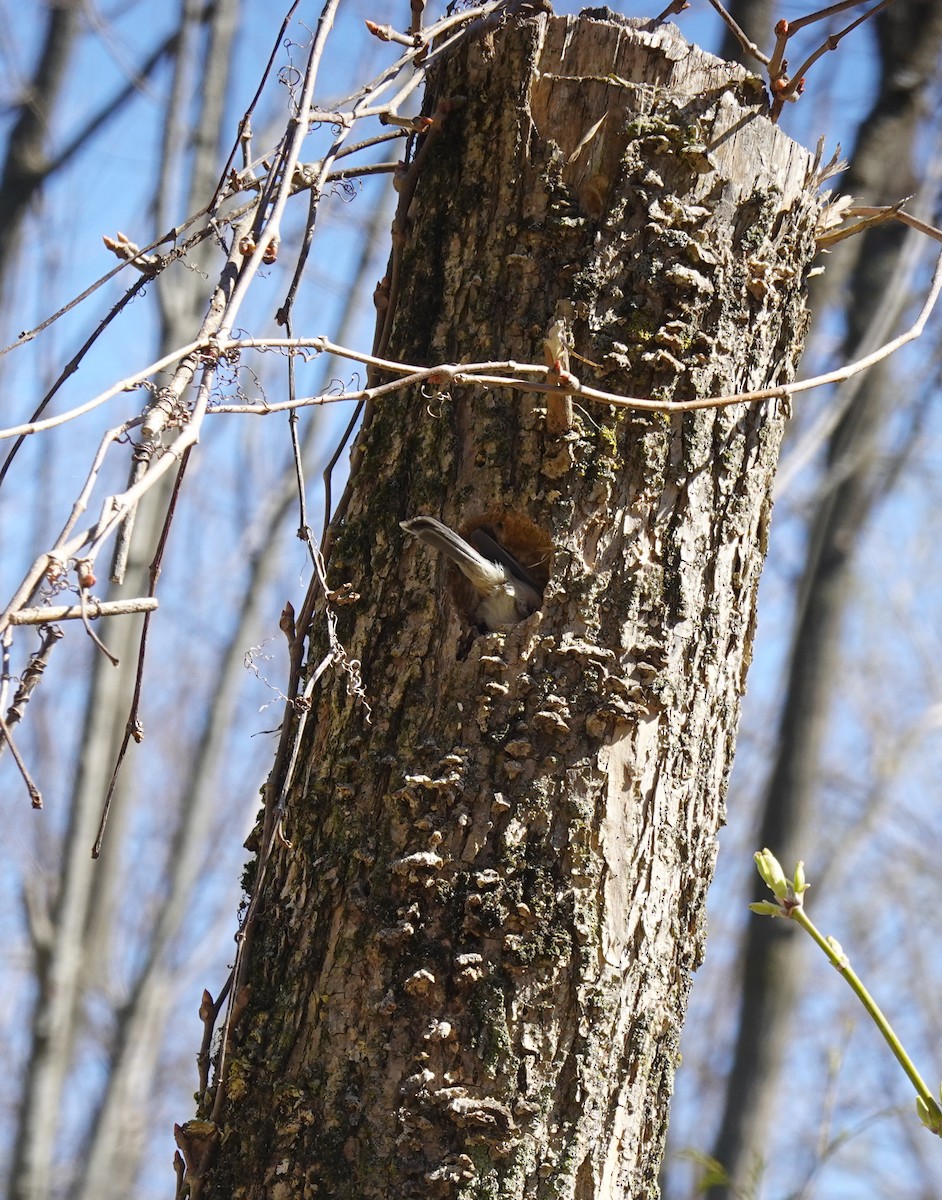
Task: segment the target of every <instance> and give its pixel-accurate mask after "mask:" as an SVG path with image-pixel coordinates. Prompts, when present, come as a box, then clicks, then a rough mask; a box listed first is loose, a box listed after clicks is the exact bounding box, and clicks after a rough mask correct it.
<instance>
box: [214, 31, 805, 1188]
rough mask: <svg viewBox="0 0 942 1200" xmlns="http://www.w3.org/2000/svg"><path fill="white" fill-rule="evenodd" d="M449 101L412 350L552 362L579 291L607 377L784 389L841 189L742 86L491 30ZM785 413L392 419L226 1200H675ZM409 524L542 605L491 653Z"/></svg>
mask: <svg viewBox="0 0 942 1200" xmlns="http://www.w3.org/2000/svg"><path fill="white" fill-rule="evenodd" d="M458 96H462V97H464V104H463V106H462V107H461V108H460V109H459V110H458V111H457V112H456V113H455V114H454V116H453V117H452V118H450V120H449V123H448V125H447V126H446V129H445V132H444V133H443V134H442V135H441V136H440V137H439V139H438V142H437V144H436V145H435V146H434V147H433V152H432V153H431V154H430V155H429V157H428V159H427V164H426V166H425V167H424V169H423V173H422V176H421V178H420V179H419V183H418V189H417V192H416V197H415V202H414V205H413V210H412V213H411V227H410V230H409V234H408V239H407V244H406V247H405V251H404V258H403V281H402V289H401V293H400V295H399V297H398V306H397V313H396V320H395V326H394V329H393V336H392V345H391V353H392V354H393V355H395V356H396V357H398V358H400V359H403V360H405V361H408V362H413V363H435V362H460V361H465V362H468V361H482V360H492V359H507V358H514V359H517V360H520V361H528V362H533V361H536V362H542V361H543V341H544V338H545V337H546V334H547V330H548V329H549V327H550V325H551V323H552V322H553V321H554V319H555V316H556V312H557V304H558V302H560V301H566V302H569V303H570V304H571V305H572V311H573V313H574V325H573V331H574V338H575V352H576V355H579V356H582V359H584V360H587V361H588V363H590V364H593V365H587V364H586V363H584V362H583V361H581V359H580V358H578V357H576V356H575V355H574V356H573V360H572V363H571V366H572V368H573V369H574V370H576V372H577V373H580V374H581V375H582V376H583V378H584V379H585V381H586V382H591V383H594V384H597V385H599V386H602V387H606V388H608V389H610V390H614V391H620V392H622V393H624V394H626V395H632V394H634V395H654V396H658V397H661V398H664V399H665V400H668V399H678V400H679V399H687V398H692V397H694V396H706V395H710V394H711V393H721V392H729V391H732V390H735V389H737V388H746V387H748V388H754V387H762V386H766V385H769V384H774V383H778V382H782V381H784V380H787V379H790V378H792V376H793V373H794V370H795V365H796V361H797V358H798V355H799V352H800V347H801V342H802V338H803V335H804V332H805V327H806V313H805V307H804V299H803V297H804V287H803V276H804V273H805V270H806V268H807V266H808V263H809V260H810V258H811V256H812V254H813V249H814V243H813V232H814V224H815V217H816V213H817V200H816V198H815V195H814V189H813V186H812V184H811V181H810V179H809V167H810V159H809V156H808V155H807V154H806V153H805V152H804V151H803V150H801V149H800V148H798V147H797V146H795V145H794V144H793V143H791V142H790V141H789V140H788V139H787V138H786V137H785V136H784V135H783V134H782V133H781V132H780V131H779V130H778V129H777V128H775V127H774V126H772V125H770V124H769V123H768V121H767V120H766V119H765V117H764V116H763V113H764V110H765V101H764V97H763V94H762V93H761V91H756V90H755V88H754V85H752V84H750V83H748V82H747V81H746V73H745V72H744V71H742V70H740V69H739V68H736V67H732V66H730V65H729V64H724V63H721V62H720V61H719V60H717V59H714V58H711V57H710V56H708V55H705V54H703V53H701V52H700V51H698V50H695V49H693V48H691V47H689V46H688V45H687V43H685V42H684V41H683V40H682V39H681V37H680V35H679V34H678V33H677V32H676V30H674V29H673V28H672V27H660V28H655V27H651V26H649V25H648V24H645V23H638V22H623V23H615V19H614V18H612V19H611V20H600V19H599V20H597V19H590V18H587V17H583V18H563V17H560V18H554V17H546V16H541V17H538V18H535V19H530V20H527V21H523V22H512V23H508V24H507V25H505V26H503V27H501V28H499V29H497V30H493V29H492V30H491V31H490V32H487V33H485V34H484V35H483V36H482V37H481V38H479V39H478V40H477V41H475V42H472V43H471V44H470V45H467V46H466V47H465V48H464V49H463V50H462V52H461V53H460V54H459V55H458V56H456V58H455V59H453V60H452V61H451V62H450V63H449V65H448V68H447V70H446V72H445V73H444V75H443V76H442V77H439V78H436V79H435V80H433V86H432V94H431V95H430V96H429V98H428V100H427V104H426V108H427V111H429V112H432V111H435V109H436V107H437V105H438V102H439V101H440V100H441V99H442V98H444V97H450V98H452V99H454V98H455V97H458ZM785 419H786V412H785V408H784V406H783V405H781V404H777V403H772V404H765V405H761V406H751V407H749V406H734V407H732V408H727V409H719V410H713V409H710V410H704V411H697V412H690V413H686V414H680V413H677V414H675V415H673V416H671V415H670V414H667V415H663V416H662V415H653V416H652V415H650V414H636V413H631V412H630V411H628V410H625V409H617V410H615V409H608V408H605V409H602V408H593V409H592V410H591V411H580V410H579V409H578V407H577V408H576V416H575V420H574V425H573V428H572V429H571V430H570V431H568V432H564V433H562V434H555V433H552V432H550V431H549V429H548V428H547V423H546V419H545V403H544V399H543V398H542V397H539V396H534V395H524V396H522V397H521V396H519V395H516V394H510V393H507V392H493V393H491V392H488V391H486V390H485V389H482V388H452V389H451V391H450V392H448V393H442V394H440V395H437V396H436V395H427V394H426V395H421V394H418V393H416V394H414V395H412V396H410V397H408V398H407V399H401V398H400V399H397V400H392V401H385V402H383V403H382V404H381V405H380V406H378V408H377V409H376V412H375V414H374V415H373V418H372V420H371V422H370V423H369V425H368V427H367V428H366V429H365V431H364V433H363V435H362V438H361V442H360V446H359V451H360V452H361V454H362V459H361V460H360V467H359V472H358V475H357V477H356V479H355V481H354V492H353V495H352V497H351V503H350V506H349V509H348V512H347V516H346V519H345V522H344V524H343V526H342V528H341V529H340V531H339V534H338V537H337V540H336V542H335V544H334V549H333V554H332V557H331V561H330V564H329V567H330V578H331V583H332V585H333V586H338V585H340V584H342V583H344V582H350V583H352V584H353V585H354V588H355V590H356V591H357V592H358V593H359V597H360V598H359V602H358V603H357V604H356V605H354V606H349V607H343V608H340V609H339V610H338V613H337V615H338V632H339V636H340V638H341V641H342V642H343V645H344V647H345V648H346V651H347V653H348V655H349V656H350V657H352V658H356V659H358V660H359V661H360V663H361V670H362V676H363V681H364V685H365V689H366V694H367V696H368V699H369V703H370V705H371V706H372V720H371V721H370V720H368V717H367V713H366V710H365V708H364V707H363V705H362V704H360V703H359V702H357V700H356V699H354V698H352V697H351V696H350V695H349V694H348V689H347V679H346V678H345V676H344V675H343V674H342V673H341V672H339V671H338V672H337V673H336V674H335V675H334V676H332V677H331V678H330V679H329V680H328V679H327V678H326V677H325V680H324V681H322V686H321V688H320V690H319V691H316V692H315V693H314V700H313V704H314V711H313V713H312V715H311V718H310V719H309V723H308V725H307V731H308V732H307V733H306V734H305V736H304V738H303V741H302V745H301V756H300V759H299V763H300V765H299V767H298V770H297V774H296V777H295V780H294V783H293V786H292V788H291V792H290V796H289V804H288V810H287V814H286V823H285V828H286V833H287V837H288V838H289V839H290V843H291V844H290V846H288V845H279V847H278V849H277V850H276V853H275V857H274V859H273V860H272V861H271V862H270V863H269V864H268V872H267V875H266V882H265V885H264V889H263V892H262V901H261V904H260V907H259V909H258V916H257V919H256V921H255V925H254V928H253V929H252V931H251V937H252V941H251V957H250V962H249V970H248V981H249V982H250V984H251V989H252V990H251V995H250V998H249V1002H248V1007H247V1008H246V1010H245V1012H244V1014H243V1016H242V1018H241V1021H240V1023H239V1025H238V1027H237V1029H236V1030H235V1032H234V1035H233V1038H232V1042H231V1048H230V1052H229V1068H228V1072H227V1075H226V1079H225V1084H224V1086H225V1088H226V1100H225V1103H224V1104H223V1106H222V1116H221V1119H220V1124H221V1129H220V1134H221V1138H220V1150H219V1157H218V1160H217V1163H216V1166H215V1168H214V1169H213V1171H212V1172H211V1174H210V1176H209V1177H208V1178H206V1179H201V1181H200V1182H201V1184H203V1185H205V1187H206V1191H205V1192H203V1191H202V1190H201V1194H203V1195H205V1194H209V1195H212V1196H226V1197H229V1196H238V1197H250V1196H251V1197H262V1196H264V1197H266V1198H274V1200H288V1198H290V1197H301V1196H314V1195H318V1196H331V1197H351V1198H352V1197H354V1196H355V1197H357V1198H358V1200H367V1198H371V1197H384V1198H388V1197H393V1196H414V1195H419V1194H421V1195H422V1196H430V1195H431V1196H449V1197H450V1196H462V1197H471V1196H476V1197H483V1196H496V1195H500V1196H507V1197H511V1196H514V1197H516V1196H520V1197H522V1196H547V1197H548V1196H554V1197H564V1196H565V1197H581V1198H588V1197H603V1196H616V1195H617V1196H631V1197H633V1198H640V1197H645V1196H652V1197H653V1196H656V1195H657V1171H658V1166H659V1162H660V1156H661V1152H662V1146H663V1138H664V1131H665V1126H666V1120H667V1113H668V1104H669V1098H670V1093H671V1088H672V1080H673V1072H674V1066H675V1056H676V1051H677V1043H678V1040H679V1036H680V1029H681V1024H682V1020H683V1015H684V1011H685V1007H686V1000H687V993H688V990H689V986H690V979H691V974H692V972H693V970H694V969H695V968H696V966H697V964H698V962H699V960H700V957H701V954H702V949H703V936H704V930H703V905H704V899H705V893H706V888H707V886H708V884H709V881H710V878H711V876H712V871H713V863H714V856H715V833H716V830H717V827H718V825H719V824H720V822H721V820H722V816H723V798H724V794H725V790H726V783H727V778H728V774H729V770H730V766H731V760H732V753H733V744H734V739H735V731H736V724H737V720H738V716H739V704H740V697H741V694H742V691H743V688H744V685H745V675H746V670H747V667H748V663H749V657H750V647H751V641H752V634H753V620H754V610H755V595H756V588H757V584H758V579H759V573H760V569H761V565H762V559H763V555H764V551H765V540H766V529H767V523H768V519H769V513H770V505H771V499H770V488H771V481H772V476H773V472H774V468H775V463H776V460H777V455H778V450H779V444H780V440H781V436H782V431H783V426H784V423H785ZM419 513H432V514H435V515H441V516H442V518H443V519H445V520H446V521H448V522H450V523H451V524H452V525H453V526H454V527H456V528H459V529H461V530H463V531H470V530H471V529H473V528H475V527H479V526H481V525H487V526H489V527H490V528H491V529H492V531H493V532H494V533H495V534H496V535H497V536H498V538H499V539H500V540H501V541H503V542H504V544H505V545H506V546H507V547H508V548H509V549H510V550H511V551H512V552H513V553H514V554H515V555H516V556H517V558H518V559H520V560H521V561H522V562H523V563H524V565H525V566H527V568H528V569H529V570H530V572H531V574H533V575H534V577H535V578H536V579H537V581H538V582H539V583H540V584H545V590H544V597H543V606H542V609H541V610H540V611H539V612H538V613H536V614H534V615H533V616H532V617H530V618H529V619H527V620H526V621H524V622H522V623H521V624H519V625H517V626H515V627H513V628H510V629H508V630H506V631H504V632H499V633H494V634H485V635H480V634H477V633H476V631H474V630H473V629H471V628H469V626H468V623H467V621H466V619H465V614H466V612H467V608H466V603H465V598H463V597H462V593H461V590H460V587H459V585H458V581H457V580H455V579H453V578H452V577H451V575H450V573H449V572H450V569H449V568H448V567H447V566H446V565H445V564H444V562H443V561H442V560H439V559H438V558H437V557H435V556H433V555H431V554H430V553H429V552H428V551H427V550H425V549H423V548H422V547H421V546H419V545H417V544H416V543H414V542H413V541H412V540H411V539H407V538H406V537H405V535H404V534H403V533H402V531H401V530H400V529H399V526H398V522H399V520H400V519H403V518H405V517H409V516H414V515H416V514H419ZM322 625H323V622H322V620H321V619H320V618H319V617H318V618H315V622H314V626H313V629H312V631H311V633H310V636H311V639H312V648H311V655H310V662H311V664H312V668H313V665H314V664H316V663H318V662H319V661H320V660H321V658H322V656H323V654H324V652H325V649H326V647H325V645H324V644H323V634H322ZM209 1099H210V1101H211V1097H210V1098H209ZM210 1107H211V1103H210V1104H208V1106H207V1109H206V1112H207V1113H208V1111H209V1108H210ZM201 1129H202V1127H201ZM203 1132H205V1131H203Z"/></svg>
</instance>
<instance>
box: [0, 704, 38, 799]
mask: <svg viewBox="0 0 942 1200" xmlns="http://www.w3.org/2000/svg"><path fill="white" fill-rule="evenodd" d="M4 741H5V742H6V744H7V745H8V746H9V747H10V753H11V754H12V755H13V761H14V762H15V763H16V765H17V769H18V770H19V772H20V774H21V775H22V776H23V782H24V783H25V784H26V790H27V792H29V799H30V803H31V804H32V806H33V808H42V806H43V797H42V792H41V791H40V790H39V788H38V787H37V786H36V784H35V783H34V782H33V779H32V776H31V775H30V773H29V770H28V768H27V766H26V763H25V762H24V760H23V756H22V754H20V752H19V750H18V749H17V748H16V742H14V740H13V735H12V734H11V733H10V727H9V725H7V723H6V721H5V720H4V719H3V717H0V743H2V742H4Z"/></svg>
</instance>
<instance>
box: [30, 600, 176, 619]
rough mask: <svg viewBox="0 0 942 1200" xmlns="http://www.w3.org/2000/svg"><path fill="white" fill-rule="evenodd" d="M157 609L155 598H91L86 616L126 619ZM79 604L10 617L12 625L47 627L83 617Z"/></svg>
mask: <svg viewBox="0 0 942 1200" xmlns="http://www.w3.org/2000/svg"><path fill="white" fill-rule="evenodd" d="M156 608H157V599H156V598H155V597H154V596H141V597H138V598H137V599H135V600H97V599H95V598H94V597H90V598H89V600H88V603H87V606H86V610H85V614H84V615H85V616H86V617H88V619H89V620H92V621H95V620H97V619H98V618H99V617H126V616H130V615H131V614H133V613H144V612H153V611H154V610H155V609H156ZM82 615H83V613H82V607H81V605H78V604H50V605H48V606H47V607H45V608H21V609H20V611H19V612H15V613H12V614H11V616H10V624H11V625H47V624H51V623H52V622H53V621H75V620H78V619H80V618H81V617H82Z"/></svg>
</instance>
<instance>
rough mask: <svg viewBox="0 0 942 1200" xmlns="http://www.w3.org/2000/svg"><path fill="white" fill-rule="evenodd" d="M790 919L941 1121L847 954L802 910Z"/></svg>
mask: <svg viewBox="0 0 942 1200" xmlns="http://www.w3.org/2000/svg"><path fill="white" fill-rule="evenodd" d="M789 916H790V917H791V919H792V920H793V921H797V922H798V924H799V925H800V926H801V927H802V929H804V930H805V931H806V932H807V933H809V934H810V935H811V937H812V938H814V940H815V941H816V942H817V943H818V945H819V946H820V947H821V949H822V950H823V951H824V953H825V954H826V955H827V956H828V958H829V959H830V961H831V963H832V964H833V965H834V966H835V967H837V969H838V971H840V973H841V974H842V975H843V976H844V978H845V979H846V980H847V982H848V984H849V985H850V987H851V989H852V990H853V992H854V994H855V995H856V996H857V998H858V1000H859V1001H860V1003H861V1004H862V1005H863V1006H864V1008H865V1009H866V1010H867V1012H868V1013H869V1014H870V1018H871V1020H872V1021H873V1023H874V1024H875V1025H876V1027H877V1029H879V1030H880V1032H881V1033H882V1034H883V1037H884V1040H885V1041H886V1044H887V1045H888V1046H889V1048H890V1049H891V1050H892V1051H893V1053H894V1054H895V1055H896V1060H897V1062H898V1063H899V1065H900V1066H901V1067H902V1068H903V1070H904V1071H905V1072H906V1074H907V1075H908V1076H909V1080H910V1082H911V1083H912V1085H913V1087H914V1088H915V1089H916V1092H917V1094H918V1095H919V1096H921V1097H922V1099H923V1101H924V1102H925V1105H926V1107H927V1108H928V1109H929V1112H930V1113H931V1114H932V1116H933V1117H938V1118H939V1120H940V1121H942V1109H940V1108H939V1105H938V1103H937V1101H936V1099H935V1097H934V1096H933V1095H932V1093H931V1092H930V1091H929V1089H928V1087H927V1086H926V1083H925V1080H924V1079H923V1078H922V1076H921V1075H920V1074H919V1072H918V1071H917V1070H916V1066H915V1063H914V1062H913V1061H912V1059H911V1058H910V1057H909V1055H908V1054H907V1053H906V1051H905V1050H904V1049H903V1047H902V1046H901V1045H900V1040H899V1038H898V1037H897V1036H896V1034H895V1033H894V1032H893V1027H892V1026H891V1025H890V1023H889V1021H888V1020H887V1019H886V1017H885V1016H884V1015H883V1013H882V1012H881V1011H880V1009H879V1007H878V1006H877V1003H876V1001H875V1000H874V999H873V997H872V996H871V995H870V993H869V992H868V991H867V989H866V988H865V987H864V985H863V983H862V982H861V980H860V977H859V976H858V975H857V974H856V972H855V971H854V970H853V968H852V967H851V965H850V963H849V962H848V960H847V956H846V954H844V953H843V952H841V953H838V952H837V951H836V950H835V949H834V946H833V944H832V943H831V942H830V941H828V939H827V938H825V937H822V936H821V934H820V933H819V932H818V930H817V929H816V928H815V925H814V923H813V922H812V921H811V920H810V919H809V918H808V915H807V914H806V913H805V910H804V909H803V908H795V909H793V910H792V911H791V912H790V913H789Z"/></svg>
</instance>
